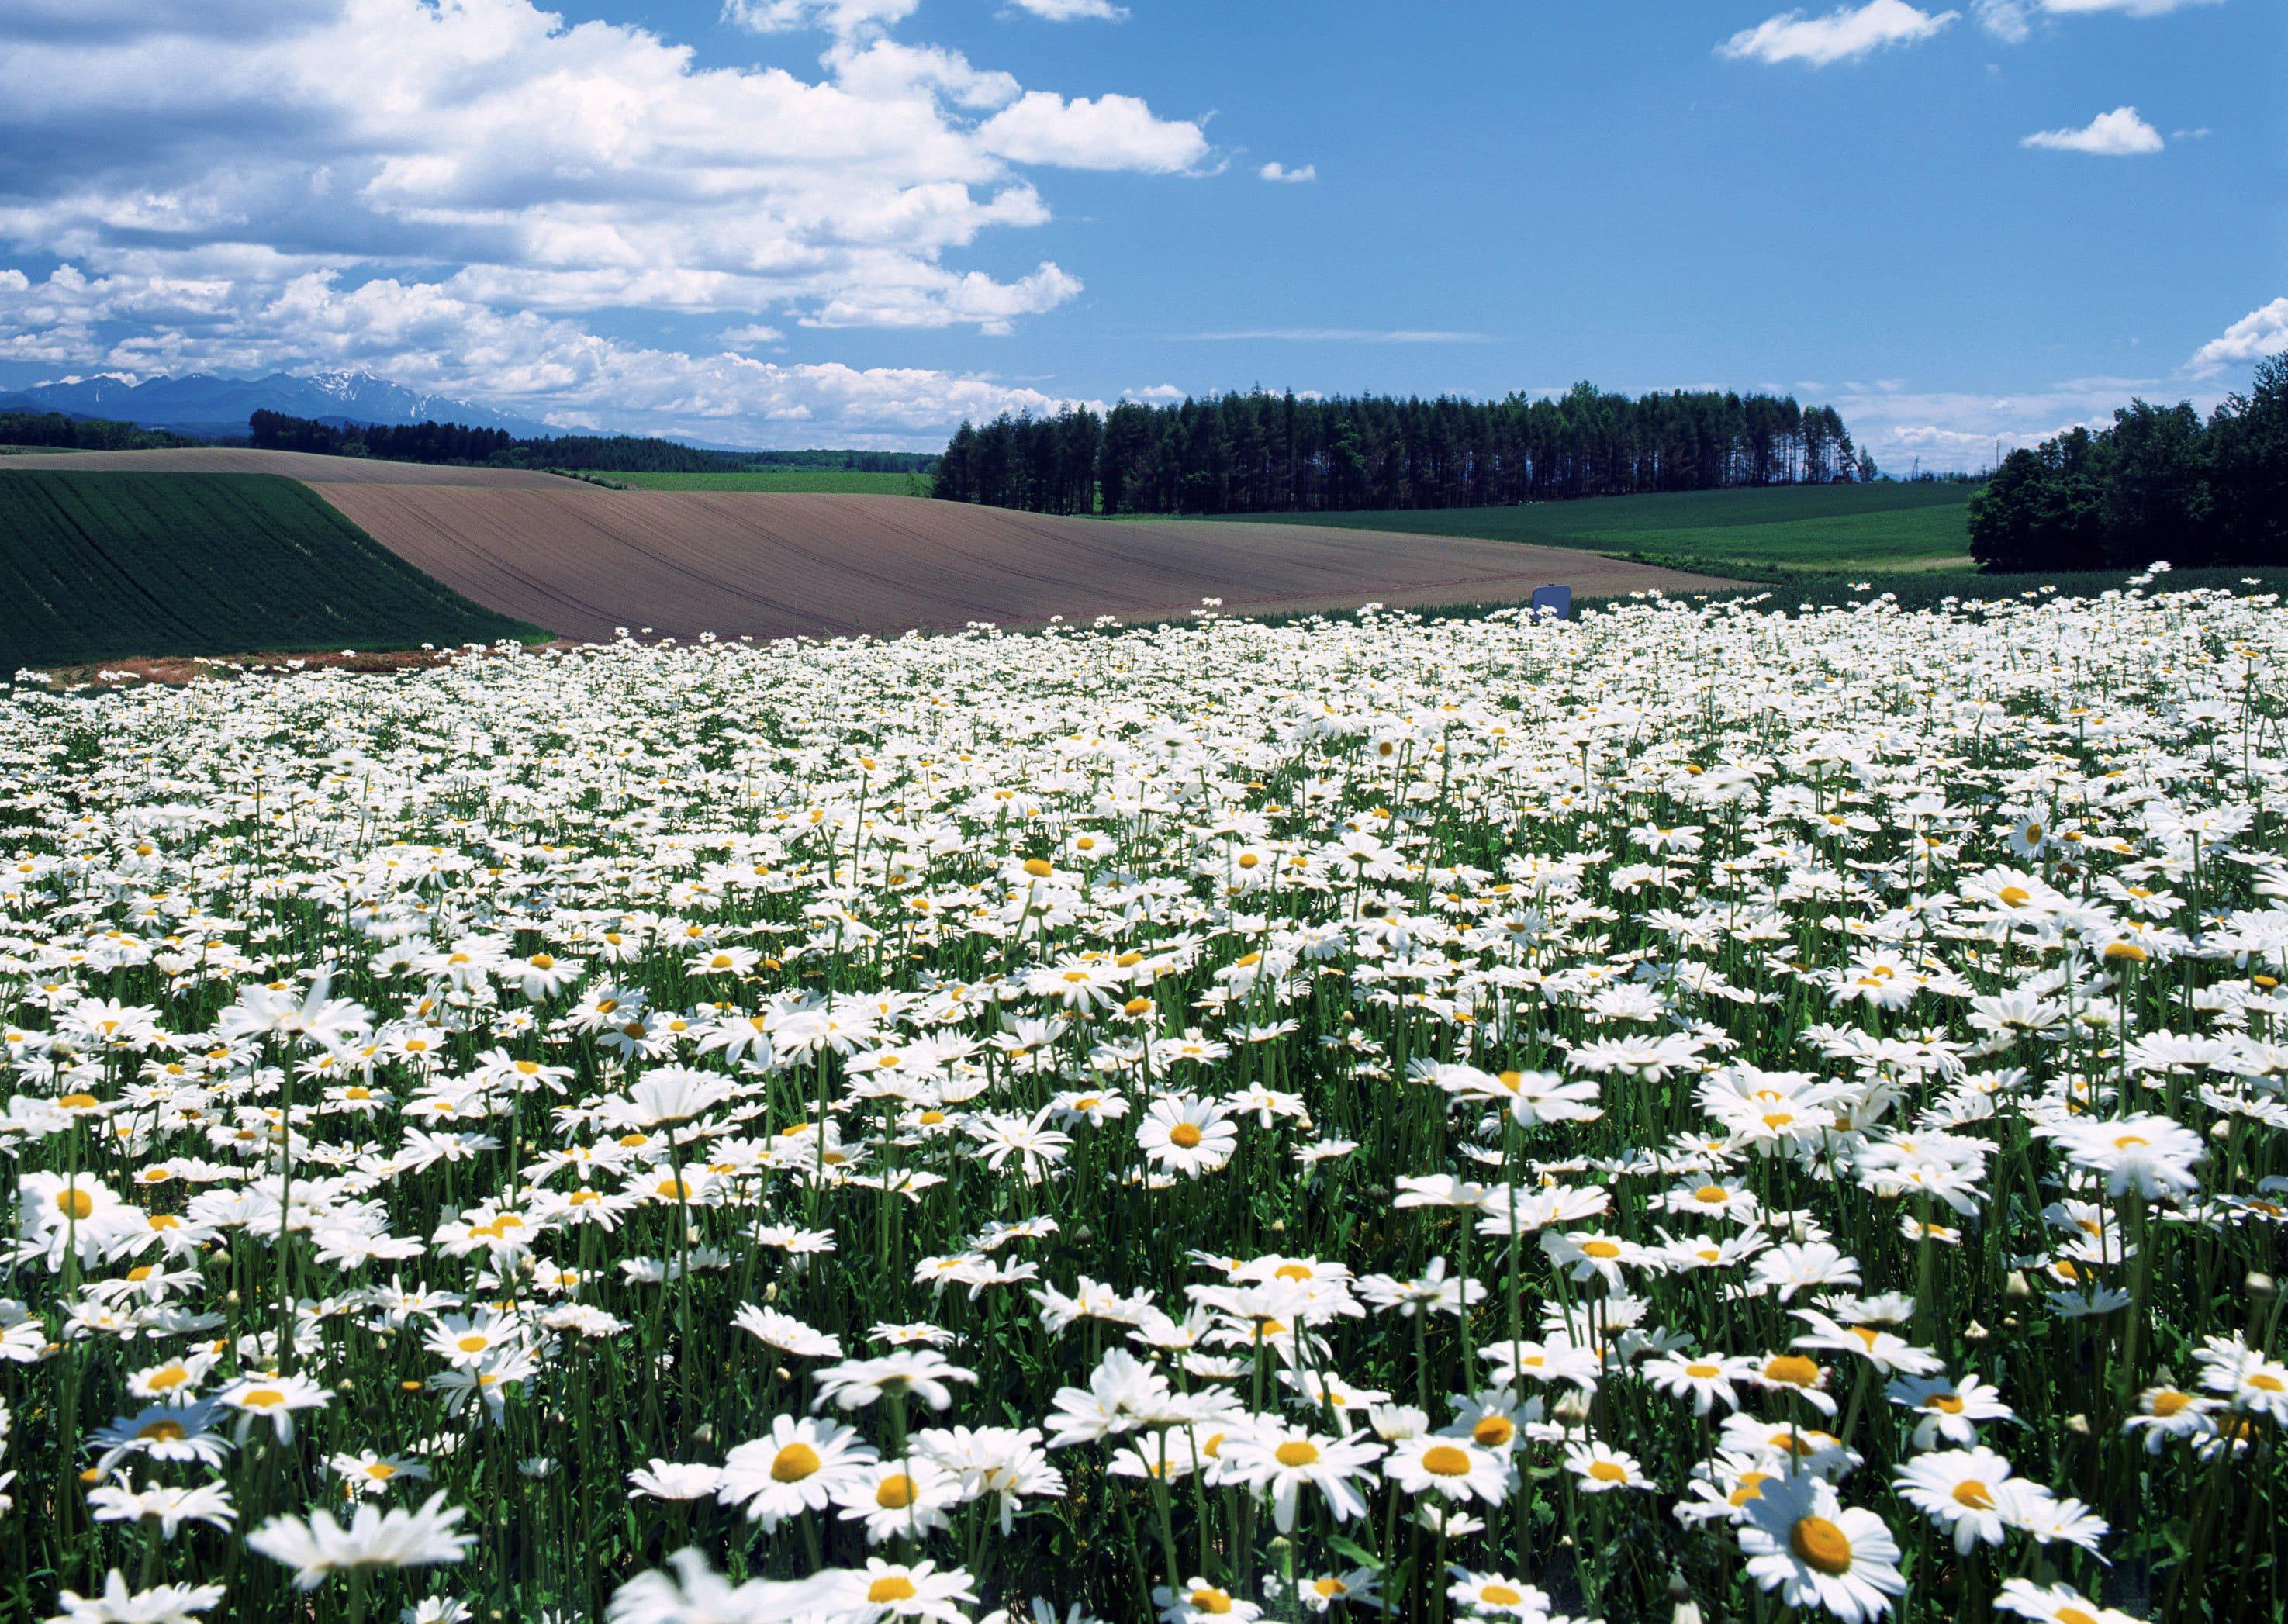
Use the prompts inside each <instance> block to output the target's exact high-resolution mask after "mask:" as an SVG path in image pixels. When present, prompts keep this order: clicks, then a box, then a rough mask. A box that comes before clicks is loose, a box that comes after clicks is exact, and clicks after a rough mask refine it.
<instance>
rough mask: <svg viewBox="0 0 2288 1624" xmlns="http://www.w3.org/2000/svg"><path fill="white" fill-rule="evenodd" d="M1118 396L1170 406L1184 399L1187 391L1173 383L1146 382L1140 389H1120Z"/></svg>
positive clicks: (1155, 404) (1124, 398)
mask: <svg viewBox="0 0 2288 1624" xmlns="http://www.w3.org/2000/svg"><path fill="white" fill-rule="evenodd" d="M1120 398H1121V399H1122V400H1142V401H1144V402H1146V403H1147V404H1149V405H1153V406H1171V405H1173V404H1174V403H1175V402H1177V401H1179V400H1184V399H1186V398H1187V393H1186V392H1185V391H1183V390H1180V389H1179V388H1177V387H1176V386H1175V385H1174V384H1146V385H1145V386H1144V387H1143V388H1141V389H1124V390H1122V391H1121V392H1120Z"/></svg>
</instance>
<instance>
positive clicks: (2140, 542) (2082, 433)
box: [1970, 356, 2288, 569]
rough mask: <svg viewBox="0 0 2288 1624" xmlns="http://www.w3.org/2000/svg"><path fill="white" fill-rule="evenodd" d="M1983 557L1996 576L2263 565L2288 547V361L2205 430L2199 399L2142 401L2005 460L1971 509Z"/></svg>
mask: <svg viewBox="0 0 2288 1624" xmlns="http://www.w3.org/2000/svg"><path fill="white" fill-rule="evenodd" d="M1970 537H1971V552H1972V554H1973V556H1974V557H1975V558H1977V559H1978V561H1979V562H1980V563H1981V564H1982V565H1985V566H1989V567H1990V568H1996V569H2094V568H2099V567H2101V566H2112V567H2116V568H2122V567H2127V566H2133V565H2137V564H2141V563H2144V562H2147V561H2149V560H2151V559H2155V558H2165V559H2167V560H2168V561H2169V562H2171V563H2173V564H2179V565H2205V564H2215V565H2234V564H2255V563H2260V562H2263V561H2266V560H2270V559H2276V558H2280V557H2282V556H2283V555H2284V552H2288V358H2284V357H2278V356H2276V357H2274V358H2273V359H2271V360H2268V361H2265V362H2264V363H2263V364H2261V365H2260V366H2259V367H2258V368H2257V370H2256V381H2255V387H2254V390H2253V392H2252V393H2251V394H2248V395H2234V396H2232V397H2230V398H2228V400H2225V401H2224V403H2223V404H2222V405H2220V406H2219V407H2218V408H2217V409H2216V412H2215V413H2214V414H2213V416H2211V417H2210V418H2209V420H2208V421H2207V422H2206V423H2205V424H2204V423H2203V422H2202V421H2201V418H2200V416H2199V414H2198V413H2197V412H2196V411H2195V410H2194V409H2193V408H2192V404H2191V403H2190V402H2189V401H2181V402H2179V403H2178V404H2177V405H2175V406H2155V405H2152V404H2150V403H2149V402H2147V401H2144V400H2133V401H2131V402H2130V403H2129V405H2127V406H2126V407H2124V408H2121V409H2120V410H2118V411H2117V412H2115V413H2114V414H2113V426H2112V427H2110V428H2107V429H2101V430H2099V431H2097V432H2094V433H2093V432H2090V431H2089V430H2087V429H2084V428H2076V429H2071V430H2069V431H2068V432H2065V433H2063V434H2061V435H2059V436H2058V437H2057V438H2056V439H2054V440H2044V441H2043V442H2042V443H2041V444H2040V445H2039V446H2037V447H2032V448H2028V449H2024V450H2019V451H2014V452H2012V453H2011V454H2010V455H2009V456H2007V457H2006V458H2004V459H2003V463H2002V466H2001V467H2000V468H1999V469H1998V470H1997V471H1995V475H1994V479H1993V481H1992V483H1991V484H1990V485H1989V486H1988V487H1987V489H1986V492H1985V494H1984V495H1982V496H1981V497H1980V498H1979V499H1978V500H1977V501H1976V502H1974V503H1972V504H1971V510H1970Z"/></svg>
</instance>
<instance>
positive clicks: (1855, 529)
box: [1219, 481, 1976, 580]
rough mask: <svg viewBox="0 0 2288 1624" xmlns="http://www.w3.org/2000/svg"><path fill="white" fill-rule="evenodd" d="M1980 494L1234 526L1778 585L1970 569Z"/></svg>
mask: <svg viewBox="0 0 2288 1624" xmlns="http://www.w3.org/2000/svg"><path fill="white" fill-rule="evenodd" d="M1975 488H1976V487H1973V486H1969V485H1951V484H1932V483H1921V484H1894V483H1885V482H1880V481H1879V482H1877V483H1874V484H1869V485H1810V486H1806V485H1797V486H1768V487H1758V488H1753V489H1748V490H1722V491H1684V492H1679V493H1675V494H1672V495H1643V496H1599V497H1593V498H1591V499H1589V500H1587V501H1583V502H1552V503H1530V504H1528V505H1525V506H1522V507H1502V508H1440V509H1434V510H1426V511H1425V510H1414V511H1395V512H1375V513H1263V514H1251V515H1246V516H1243V517H1242V516H1234V517H1233V518H1230V519H1223V520H1220V521H1219V522H1220V523H1226V524H1259V525H1282V524H1287V525H1335V526H1345V527H1348V526H1356V527H1360V528H1362V529H1371V530H1384V531H1403V532H1406V533H1408V534H1410V535H1441V536H1480V537H1484V538H1486V539H1488V540H1492V541H1504V542H1522V543H1531V544H1533V545H1535V546H1540V547H1577V548H1583V549H1586V550H1589V551H1597V552H1605V553H1614V554H1618V555H1620V556H1622V557H1625V558H1637V559H1641V560H1642V561H1644V562H1647V563H1654V564H1662V565H1666V566H1669V567H1671V568H1675V569H1693V570H1704V571H1707V572H1710V573H1712V574H1734V575H1749V576H1754V577H1757V578H1759V579H1767V580H1768V579H1776V578H1783V577H1788V576H1792V575H1797V574H1845V573H1848V572H1853V571H1862V572H1864V571H1874V570H1894V571H1897V570H1924V569H1950V568H1953V567H1957V566H1966V565H1967V564H1968V563H1969V561H1970V560H1969V553H1970V532H1969V503H1970V498H1971V496H1972V495H1974V492H1975Z"/></svg>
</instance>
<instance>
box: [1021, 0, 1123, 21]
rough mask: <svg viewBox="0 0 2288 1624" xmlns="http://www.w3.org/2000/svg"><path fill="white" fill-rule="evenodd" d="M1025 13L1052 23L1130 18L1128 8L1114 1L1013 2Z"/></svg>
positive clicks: (1030, 0)
mask: <svg viewBox="0 0 2288 1624" xmlns="http://www.w3.org/2000/svg"><path fill="white" fill-rule="evenodd" d="M1013 3H1014V4H1016V5H1017V6H1018V7H1019V8H1020V9H1021V10H1023V11H1028V12H1031V13H1032V14H1033V15H1034V16H1036V17H1043V18H1046V19H1047V20H1049V21H1051V22H1076V21H1078V20H1081V19H1083V18H1089V19H1093V20H1097V21H1100V22H1120V21H1123V20H1125V19H1126V18H1127V16H1128V8H1127V7H1126V6H1123V5H1115V4H1112V0H1013Z"/></svg>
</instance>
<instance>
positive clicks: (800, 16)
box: [723, 0, 921, 34]
mask: <svg viewBox="0 0 2288 1624" xmlns="http://www.w3.org/2000/svg"><path fill="white" fill-rule="evenodd" d="M920 5H921V0H723V20H724V21H726V22H729V23H736V24H737V25H738V26H739V27H740V28H751V29H753V30H754V31H755V32H756V33H758V34H785V33H789V32H791V31H793V30H794V29H797V28H822V29H824V30H826V31H827V32H828V33H830V34H862V33H868V32H870V31H872V30H875V29H879V28H888V27H890V26H891V25H892V24H894V23H900V22H903V21H904V20H906V19H907V18H909V17H910V16H912V15H913V14H914V12H915V11H916V10H918V8H919V7H920Z"/></svg>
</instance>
